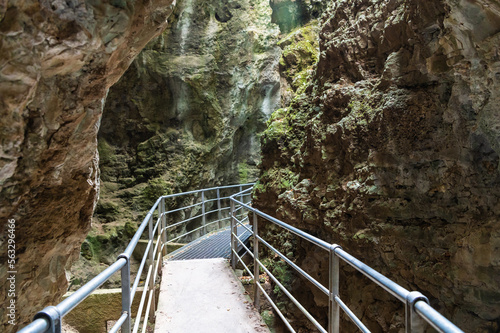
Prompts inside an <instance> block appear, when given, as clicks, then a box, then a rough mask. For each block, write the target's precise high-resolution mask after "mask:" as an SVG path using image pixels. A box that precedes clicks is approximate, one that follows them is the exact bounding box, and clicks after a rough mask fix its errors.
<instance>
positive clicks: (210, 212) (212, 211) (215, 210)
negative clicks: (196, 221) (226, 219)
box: [205, 209, 219, 215]
mask: <svg viewBox="0 0 500 333" xmlns="http://www.w3.org/2000/svg"><path fill="white" fill-rule="evenodd" d="M218 211H219V210H218V209H214V210H211V211H209V212H206V213H205V215H208V214H212V213H215V212H218Z"/></svg>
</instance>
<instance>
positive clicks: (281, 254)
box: [255, 236, 330, 296]
mask: <svg viewBox="0 0 500 333" xmlns="http://www.w3.org/2000/svg"><path fill="white" fill-rule="evenodd" d="M255 237H256V238H257V239H258V240H259V242H261V243H262V244H264V245H265V246H266V247H268V248H269V249H270V250H271V251H273V252H274V253H276V254H277V255H278V256H279V257H280V258H281V259H283V260H284V261H285V262H286V263H287V264H288V265H290V266H291V267H292V268H294V269H295V270H296V271H297V272H299V273H300V275H302V276H303V277H305V278H306V279H307V280H308V281H309V282H311V283H312V284H314V285H315V286H316V287H317V288H318V289H319V290H321V291H322V292H323V293H324V294H325V295H327V296H328V294H329V293H330V292H329V291H328V288H326V287H325V286H323V285H322V284H321V283H319V282H318V281H316V280H315V279H314V278H313V277H312V276H311V275H309V274H307V272H306V271H304V270H303V269H302V268H300V267H299V266H297V264H295V263H294V262H292V261H291V260H290V259H288V258H287V257H286V256H285V255H284V254H283V253H281V252H279V251H278V250H276V249H275V248H274V247H273V246H272V245H271V244H269V243H268V242H266V241H265V240H264V239H263V238H262V237H260V236H255Z"/></svg>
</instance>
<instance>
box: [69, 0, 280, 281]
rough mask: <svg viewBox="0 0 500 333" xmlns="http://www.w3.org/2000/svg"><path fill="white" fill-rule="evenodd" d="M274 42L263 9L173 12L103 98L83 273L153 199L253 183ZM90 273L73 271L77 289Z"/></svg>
mask: <svg viewBox="0 0 500 333" xmlns="http://www.w3.org/2000/svg"><path fill="white" fill-rule="evenodd" d="M278 34H279V28H278V26H277V25H275V24H273V23H271V8H270V7H269V2H268V1H267V0H258V1H257V0H239V1H201V0H186V1H183V2H179V3H178V5H177V6H176V9H175V11H174V13H173V15H172V16H171V17H170V24H169V26H168V27H167V29H166V30H165V32H164V33H163V34H162V35H161V36H159V37H158V38H156V39H155V40H153V41H152V42H151V43H149V44H148V45H147V46H146V48H145V49H144V50H143V51H142V52H141V54H140V55H139V56H138V57H137V59H136V60H135V61H134V62H133V63H132V65H131V66H130V69H129V70H128V71H127V72H126V73H125V75H124V76H123V77H122V78H121V79H120V81H119V82H118V83H117V84H116V85H114V86H113V87H112V88H111V89H110V92H109V94H108V97H107V101H106V106H105V108H104V115H103V118H102V122H101V128H100V131H99V135H98V142H99V143H98V148H99V154H100V170H101V194H100V199H99V202H98V203H97V207H96V214H95V217H94V220H93V226H94V227H93V229H92V231H91V233H90V234H89V237H88V238H87V241H86V243H85V246H87V245H88V246H89V247H91V249H90V250H91V251H87V252H86V253H89V254H90V256H89V259H90V261H88V262H85V263H84V264H85V265H83V266H82V267H88V265H87V264H89V263H92V262H93V263H94V264H95V265H99V263H102V262H105V263H108V262H109V261H110V259H108V257H109V258H114V253H116V252H117V251H118V249H120V248H122V247H123V245H124V244H126V243H127V241H126V238H124V237H120V235H121V234H124V233H126V229H127V228H128V227H131V228H135V227H136V226H137V225H138V223H140V222H141V221H142V218H143V217H144V213H143V212H145V211H147V210H148V209H149V208H150V207H151V205H152V204H153V203H154V202H155V201H156V199H157V198H158V196H160V195H164V194H169V193H178V192H184V191H189V190H193V189H200V188H207V187H212V186H218V185H227V184H237V183H241V182H242V183H245V182H250V181H254V180H255V179H256V177H257V174H258V169H257V167H256V165H257V163H258V162H259V160H260V154H259V152H260V142H259V139H258V133H261V132H262V131H263V130H264V129H265V127H266V121H267V120H268V117H269V116H270V114H271V113H272V111H274V110H275V109H276V107H277V105H278V104H279V100H280V89H279V84H280V82H279V73H278V66H279V64H278V62H279V56H280V53H281V51H280V48H279V47H277V46H276V43H277V40H278ZM183 200H184V199H183ZM196 209H201V208H200V207H197V208H196ZM199 213H201V212H199ZM197 214H198V213H196V211H194V212H193V215H192V216H195V215H197ZM195 222H196V221H195ZM200 222H201V221H200ZM194 226H195V224H194V223H192V224H191V225H190V226H189V227H190V228H194ZM182 227H183V228H186V226H182ZM190 230H191V229H190ZM179 231H180V230H179ZM192 235H193V236H196V235H197V234H192ZM183 241H184V240H183ZM120 242H121V243H120ZM93 249H95V250H97V251H92V250H93ZM109 254H112V256H111V257H110V256H109ZM89 272H90V270H88V269H81V267H80V268H79V269H78V270H73V271H72V273H73V277H72V278H73V279H74V280H75V281H76V282H78V283H76V284H75V285H74V287H75V288H76V287H77V286H78V285H79V284H80V283H81V282H83V281H86V280H88V278H90V275H89V274H88V273H89ZM77 280H78V281H77Z"/></svg>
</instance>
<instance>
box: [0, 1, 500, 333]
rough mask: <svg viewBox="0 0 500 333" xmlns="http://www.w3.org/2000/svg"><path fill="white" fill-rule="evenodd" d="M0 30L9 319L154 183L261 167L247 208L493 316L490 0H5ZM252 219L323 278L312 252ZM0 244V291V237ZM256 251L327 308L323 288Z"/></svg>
mask: <svg viewBox="0 0 500 333" xmlns="http://www.w3.org/2000/svg"><path fill="white" fill-rule="evenodd" d="M0 36H1V39H0V60H1V61H0V96H1V98H0V103H1V104H0V110H1V111H0V112H2V117H1V118H0V126H1V128H2V131H1V133H0V139H1V141H0V142H1V149H2V153H1V154H2V155H1V159H0V193H1V194H0V217H1V219H0V221H1V222H0V225H1V226H2V228H3V229H2V230H4V229H6V225H7V221H8V220H9V219H14V220H15V221H16V223H15V225H16V254H17V258H16V259H17V261H16V269H17V275H16V281H17V285H16V286H17V293H18V297H17V306H18V307H17V309H18V310H19V312H18V313H17V314H18V323H19V324H20V325H22V324H26V323H27V322H29V321H30V320H31V319H32V316H33V314H34V313H36V312H37V311H39V310H40V309H42V308H43V307H44V306H46V305H49V304H54V303H56V302H58V301H59V300H60V297H61V295H62V294H63V293H64V292H65V291H66V289H67V287H68V278H69V279H70V280H71V283H74V284H75V286H78V285H79V284H80V283H82V282H84V281H85V280H86V279H88V278H89V276H88V275H80V272H75V271H74V268H73V272H72V273H71V274H73V275H72V276H71V275H70V274H69V273H67V272H70V271H71V265H72V263H74V262H75V261H76V265H75V267H77V268H79V269H80V271H84V270H87V271H90V272H91V273H92V274H93V273H94V272H97V270H98V269H99V267H101V265H107V264H109V260H111V259H109V258H111V254H112V253H115V254H116V253H117V251H118V249H119V248H120V247H121V246H123V245H124V244H126V241H127V240H128V238H129V237H130V235H131V234H133V232H134V230H135V228H136V226H137V222H138V221H139V220H140V219H141V218H142V217H143V214H144V212H145V211H146V210H147V209H148V208H149V206H150V205H151V202H152V201H153V200H154V199H155V198H156V197H157V196H158V195H161V194H165V193H174V192H180V191H186V190H190V189H193V188H202V187H208V186H213V185H220V184H226V183H236V182H240V181H252V180H253V179H255V178H258V182H257V184H256V186H255V189H254V193H253V201H254V205H255V206H256V207H257V208H259V209H261V210H262V211H264V212H266V213H268V214H270V215H273V216H276V217H277V218H279V219H282V220H283V221H285V222H286V223H290V224H292V225H293V226H296V227H299V228H300V229H302V230H305V231H307V232H309V233H311V234H313V235H315V236H317V237H319V238H322V239H324V240H326V241H328V242H331V243H337V244H339V245H341V246H342V247H343V248H344V249H345V250H346V251H348V252H349V253H352V254H353V255H354V256H355V257H357V258H358V259H360V260H362V261H363V262H365V263H366V264H368V265H370V266H371V267H373V268H375V269H377V270H378V271H380V272H381V273H383V274H384V275H387V276H388V277H390V278H391V279H393V280H394V281H395V282H397V283H399V284H401V285H402V286H404V287H405V288H408V289H411V290H419V291H421V292H422V293H424V294H425V295H426V296H427V297H429V300H430V302H431V305H432V306H433V307H434V308H436V309H437V310H438V311H439V312H441V313H442V314H443V315H445V316H446V317H447V318H449V319H450V320H451V321H453V322H454V323H456V324H457V325H458V326H459V327H461V328H462V329H463V330H464V331H470V332H484V333H486V332H499V331H500V286H499V284H498V276H499V275H500V224H499V222H498V220H499V217H500V216H499V214H500V213H499V211H500V200H499V199H500V186H499V185H500V165H499V162H500V158H499V154H500V109H499V106H498V105H500V100H499V99H500V97H499V91H500V3H499V2H498V1H496V0H439V1H431V0H407V1H397V0H388V1H386V0H383V1H382V0H335V1H315V0H295V1H293V0H269V1H268V0H224V1H201V0H183V1H177V2H176V1H169V0H145V1H127V0H113V1H107V2H101V1H97V0H96V1H88V0H87V1H85V0H68V1H62V0H51V1H45V0H44V1H32V0H24V1H20V2H19V1H12V0H10V1H0ZM141 51H142V52H141ZM91 221H92V223H91ZM91 224H92V227H91ZM259 227H260V228H261V230H262V231H263V235H264V236H265V237H266V238H267V239H269V241H270V242H271V243H272V244H274V246H276V247H277V248H279V249H280V250H283V252H284V253H286V254H287V256H288V257H289V258H290V259H291V260H293V261H294V262H295V263H297V264H298V265H299V266H301V267H303V268H304V269H305V270H306V271H308V272H309V273H310V274H312V275H313V276H314V277H315V278H317V279H318V280H319V281H321V282H322V283H324V284H327V283H328V272H327V271H326V267H327V266H328V265H327V264H328V254H327V253H325V252H322V251H319V250H317V249H314V248H313V247H312V246H311V245H309V244H307V243H305V242H303V241H300V240H299V239H297V238H295V237H293V236H292V235H288V234H280V233H278V232H276V230H277V229H275V228H274V227H273V226H272V225H271V224H263V225H260V226H259ZM89 232H90V233H89ZM82 243H83V245H82ZM0 244H1V245H0V250H1V253H0V260H1V263H0V278H1V281H2V282H1V283H2V284H3V285H2V289H1V291H0V303H2V304H5V302H6V301H7V300H8V297H7V294H6V292H5V291H6V290H7V280H6V278H7V271H8V270H7V266H6V264H5V263H6V262H7V256H6V255H7V233H5V232H3V231H2V233H1V238H0ZM270 267H271V270H272V271H279V272H280V274H281V275H282V276H283V277H285V279H286V283H285V284H286V285H287V287H289V288H290V289H291V290H292V291H293V293H294V295H297V298H298V299H299V301H301V302H302V303H303V304H305V305H306V306H307V307H308V308H309V309H311V312H312V314H313V315H314V316H315V317H317V318H318V320H319V321H320V322H321V323H323V324H324V323H325V321H326V315H327V312H326V310H327V305H328V303H327V301H328V300H327V299H326V298H325V297H323V296H322V295H321V293H320V292H319V291H318V290H317V289H314V287H313V286H312V285H310V284H308V283H304V282H303V281H302V280H300V279H299V278H298V277H297V276H295V275H293V273H292V272H291V271H290V270H288V269H287V268H284V267H283V265H281V262H280V261H279V260H271V261H270ZM342 269H343V270H342V273H341V276H340V279H341V289H340V290H341V291H340V294H341V297H342V299H345V300H346V302H347V303H348V304H349V306H350V307H351V308H352V309H353V311H354V312H355V313H356V314H358V316H359V317H360V318H361V319H362V320H363V322H365V324H366V325H367V326H368V327H369V328H370V330H372V331H373V332H401V331H402V330H403V327H404V326H403V325H404V309H403V308H402V306H401V305H400V304H399V303H397V302H396V301H395V300H394V299H392V298H390V297H389V296H388V295H387V294H384V293H383V292H382V291H381V290H380V289H378V288H377V287H376V286H375V285H374V284H372V283H370V282H369V281H367V280H366V279H364V278H362V277H361V276H360V275H358V274H357V273H355V272H354V271H353V270H352V269H350V268H349V267H347V266H343V267H342ZM272 297H273V298H274V299H276V300H278V301H279V303H280V307H281V308H282V309H283V310H284V312H285V314H286V315H287V317H289V318H294V325H295V326H296V327H297V328H298V330H299V331H303V332H313V331H314V330H313V329H312V327H311V326H310V325H309V324H308V323H307V321H306V320H302V319H301V318H302V317H301V316H300V315H299V314H298V310H296V309H295V308H294V307H293V306H291V305H290V303H287V301H286V300H284V299H283V298H282V297H283V295H280V294H279V293H274V292H272ZM5 308H6V307H2V308H1V309H0V317H1V318H2V319H3V318H6V312H5V311H6V310H5ZM2 324H3V326H2V330H3V331H6V332H11V331H14V330H15V329H16V328H19V327H20V326H19V327H18V326H16V327H12V326H10V325H7V323H6V322H4V321H3V320H2ZM341 324H342V327H345V330H346V331H349V332H350V331H355V328H354V326H352V324H351V323H349V322H348V320H347V319H346V317H341Z"/></svg>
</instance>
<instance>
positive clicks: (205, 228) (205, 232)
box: [201, 191, 207, 235]
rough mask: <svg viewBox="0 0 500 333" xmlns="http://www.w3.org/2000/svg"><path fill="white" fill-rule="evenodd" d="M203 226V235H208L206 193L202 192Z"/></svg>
mask: <svg viewBox="0 0 500 333" xmlns="http://www.w3.org/2000/svg"><path fill="white" fill-rule="evenodd" d="M201 215H202V216H201V225H202V226H203V227H204V228H203V234H204V235H206V234H207V219H206V217H205V191H201Z"/></svg>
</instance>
